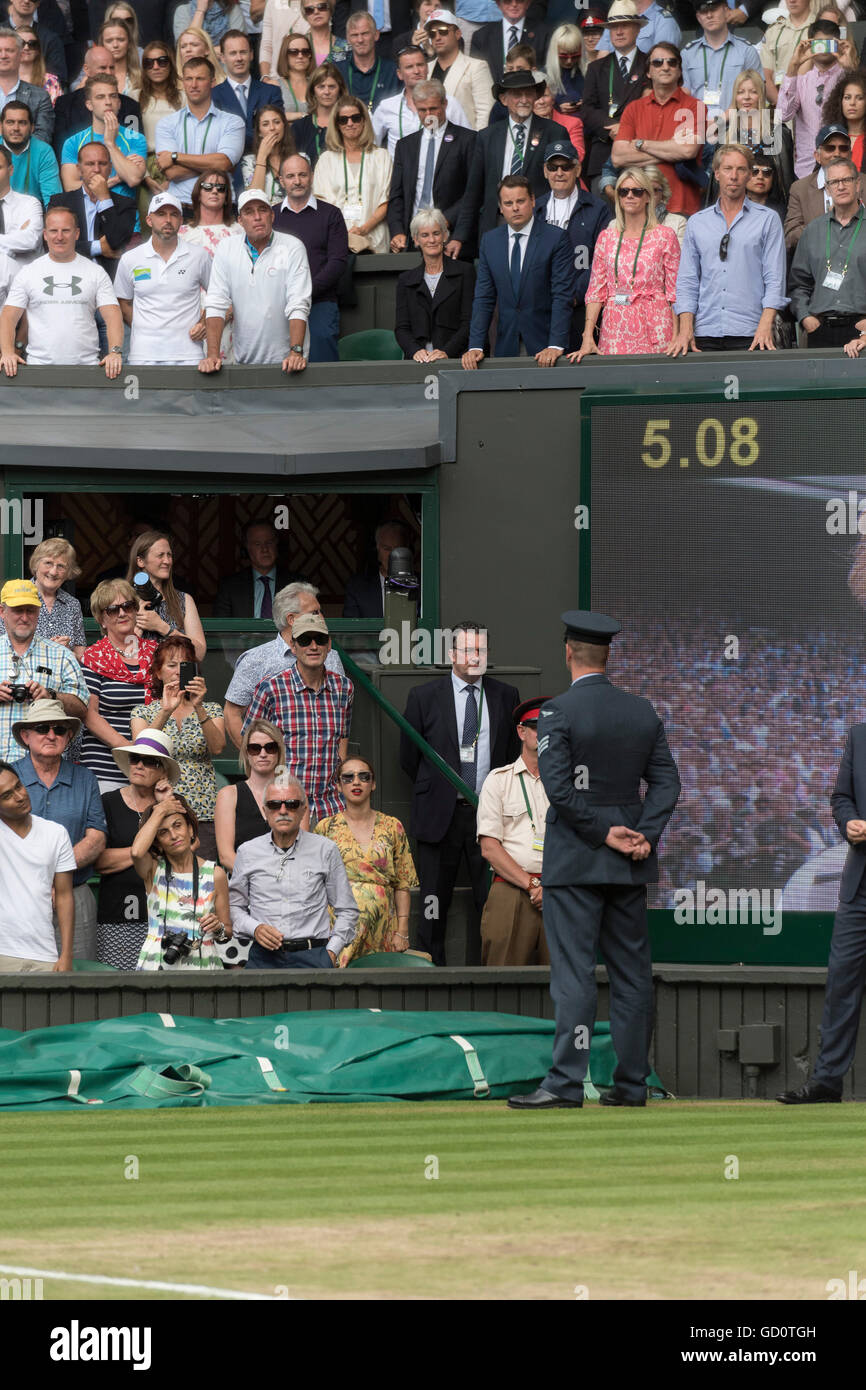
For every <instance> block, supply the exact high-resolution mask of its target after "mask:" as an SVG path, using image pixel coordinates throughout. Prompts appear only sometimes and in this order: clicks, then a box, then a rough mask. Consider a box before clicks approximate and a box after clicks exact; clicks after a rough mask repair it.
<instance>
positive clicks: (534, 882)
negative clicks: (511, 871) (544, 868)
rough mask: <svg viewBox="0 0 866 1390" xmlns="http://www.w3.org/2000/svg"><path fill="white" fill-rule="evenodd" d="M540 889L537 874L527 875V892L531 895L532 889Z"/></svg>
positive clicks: (539, 880)
mask: <svg viewBox="0 0 866 1390" xmlns="http://www.w3.org/2000/svg"><path fill="white" fill-rule="evenodd" d="M540 887H541V879H540V878H539V877H538V874H530V875H529V888H528V890H527V891H528V892H530V893H531V892H532V890H533V888H540Z"/></svg>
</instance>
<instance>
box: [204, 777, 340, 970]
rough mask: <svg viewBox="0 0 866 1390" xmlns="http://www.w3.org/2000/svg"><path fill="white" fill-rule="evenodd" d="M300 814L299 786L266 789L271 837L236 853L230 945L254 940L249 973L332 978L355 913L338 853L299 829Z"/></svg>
mask: <svg viewBox="0 0 866 1390" xmlns="http://www.w3.org/2000/svg"><path fill="white" fill-rule="evenodd" d="M306 809H307V796H306V793H305V791H304V788H303V787H302V785H301V783H300V782H299V781H298V780H297V778H295V777H292V776H288V777H284V778H282V779H281V780H280V781H279V782H278V783H275V784H274V785H273V786H270V787H267V788H266V789H265V799H264V812H265V819H266V821H267V823H268V825H269V827H270V833H269V834H267V835H259V836H257V837H256V839H254V840H247V841H246V842H245V843H244V844H242V845H241V847H240V849H239V850H238V852H237V856H236V858H235V864H234V868H233V869H232V876H231V880H230V882H229V900H230V902H231V910H232V928H233V930H234V935H235V937H240V938H241V939H244V938H246V939H249V938H252V942H253V944H252V946H251V947H250V955H249V961H248V962H247V969H248V970H330V969H333V967H334V966H335V965H336V964H337V958H338V956H339V953H340V951H341V950H342V949H343V947H344V946H348V944H349V942H350V941H352V940H353V939H354V936H355V930H356V927H357V925H358V909H357V907H356V905H355V898H354V896H353V893H352V889H351V887H350V885H349V879H348V876H347V874H346V870H345V868H344V867H343V860H342V858H341V857H340V851H339V850H338V849H337V846H336V845H335V844H334V842H333V841H332V840H328V839H326V838H325V836H324V835H312V834H310V833H309V831H306V830H302V829H301V821H302V820H303V817H304V813H305V811H306ZM329 908H331V909H332V910H333V913H334V918H333V921H331V919H330V915H329V912H328V909H329Z"/></svg>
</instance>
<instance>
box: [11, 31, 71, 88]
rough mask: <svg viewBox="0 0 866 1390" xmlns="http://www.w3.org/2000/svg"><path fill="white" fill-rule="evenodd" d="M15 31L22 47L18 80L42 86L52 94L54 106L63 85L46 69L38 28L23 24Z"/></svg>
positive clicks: (33, 85)
mask: <svg viewBox="0 0 866 1390" xmlns="http://www.w3.org/2000/svg"><path fill="white" fill-rule="evenodd" d="M15 33H16V34H17V35H18V37H19V39H20V40H21V48H20V49H19V51H18V80H19V81H20V82H29V83H30V85H31V86H32V87H42V89H43V90H44V91H46V92H47V93H48V95H49V96H50V98H51V105H52V106H53V105H54V103H55V102H56V100H57V98H58V97H59V96H61V95H62V92H63V86H62V83H61V82H60V79H59V78H57V77H55V76H54V73H53V72H46V71H45V59H44V57H43V56H42V45H41V43H40V42H39V36H38V34H37V33H36V30H35V29H27V28H25V26H24V25H23V24H22V25H20V26H19V27H18V28H17V29H16V30H15Z"/></svg>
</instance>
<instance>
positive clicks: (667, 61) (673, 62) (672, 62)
mask: <svg viewBox="0 0 866 1390" xmlns="http://www.w3.org/2000/svg"><path fill="white" fill-rule="evenodd" d="M679 65H680V60H679V58H650V67H651V68H678V67H679Z"/></svg>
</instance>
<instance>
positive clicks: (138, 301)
mask: <svg viewBox="0 0 866 1390" xmlns="http://www.w3.org/2000/svg"><path fill="white" fill-rule="evenodd" d="M182 217H183V209H182V207H181V203H180V199H179V198H177V197H176V196H175V194H174V193H157V195H156V197H155V198H153V199H152V200H151V204H150V208H149V210H148V214H147V225H148V227H150V230H151V238H150V241H146V242H144V244H143V245H142V246H135V247H133V248H132V249H131V250H129V251H126V252H125V253H124V254H123V255H122V256H121V258H120V263H119V265H118V267H117V275H116V276H115V279H114V292H115V294H116V295H117V298H118V302H119V303H120V311H121V313H122V314H123V317H124V320H125V322H126V323H129V324H131V325H132V338H131V341H130V349H129V361H130V363H132V364H133V365H141V366H144V365H146V364H154V363H157V364H163V365H167V364H171V365H173V366H175V365H177V366H182V365H195V364H197V363H199V362H200V361H201V359H202V357H203V356H204V338H205V320H204V311H203V309H202V307H201V291H202V290H206V289H207V287H208V284H209V283H210V272H211V258H210V256H209V254H208V252H207V251H205V249H204V247H203V246H192V245H191V244H190V243H189V242H187V241H181V240H180V239H179V237H178V231H179V230H180V224H181V218H182Z"/></svg>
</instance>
